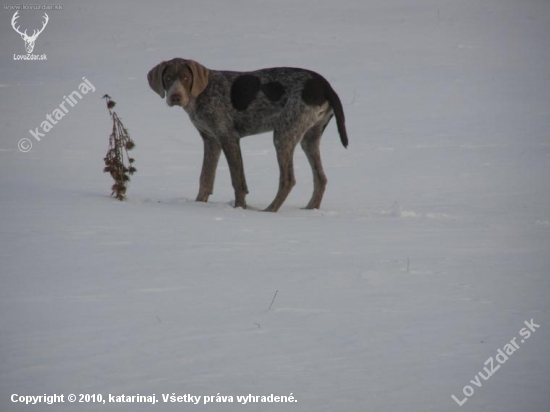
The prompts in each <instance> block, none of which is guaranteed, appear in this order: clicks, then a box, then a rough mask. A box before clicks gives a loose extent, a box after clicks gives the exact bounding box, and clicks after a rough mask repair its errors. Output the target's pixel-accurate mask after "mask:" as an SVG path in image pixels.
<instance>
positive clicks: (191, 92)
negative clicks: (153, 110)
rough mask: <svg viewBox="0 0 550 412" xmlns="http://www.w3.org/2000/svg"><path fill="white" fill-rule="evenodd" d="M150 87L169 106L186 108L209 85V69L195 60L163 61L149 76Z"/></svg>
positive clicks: (177, 59)
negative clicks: (164, 99)
mask: <svg viewBox="0 0 550 412" xmlns="http://www.w3.org/2000/svg"><path fill="white" fill-rule="evenodd" d="M147 80H148V81H149V86H150V87H151V89H153V90H154V91H155V92H156V93H157V94H158V95H159V96H160V97H162V98H164V96H165V95H166V103H168V106H181V107H184V108H185V106H187V105H188V104H189V101H190V100H191V99H194V98H196V97H197V96H198V95H199V94H201V93H202V92H203V91H204V89H205V88H206V86H207V85H208V69H207V68H206V67H204V66H203V65H201V64H199V63H197V62H196V61H193V60H185V59H180V58H175V59H172V60H169V61H163V62H161V63H159V64H157V65H156V66H155V67H153V68H152V69H151V70H150V71H149V73H148V74H147Z"/></svg>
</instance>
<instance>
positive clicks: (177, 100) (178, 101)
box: [170, 93, 181, 104]
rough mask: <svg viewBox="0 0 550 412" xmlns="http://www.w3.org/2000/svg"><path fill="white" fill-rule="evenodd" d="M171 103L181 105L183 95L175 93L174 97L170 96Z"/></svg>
mask: <svg viewBox="0 0 550 412" xmlns="http://www.w3.org/2000/svg"><path fill="white" fill-rule="evenodd" d="M170 103H172V104H181V95H180V94H178V93H175V94H173V95H172V96H170Z"/></svg>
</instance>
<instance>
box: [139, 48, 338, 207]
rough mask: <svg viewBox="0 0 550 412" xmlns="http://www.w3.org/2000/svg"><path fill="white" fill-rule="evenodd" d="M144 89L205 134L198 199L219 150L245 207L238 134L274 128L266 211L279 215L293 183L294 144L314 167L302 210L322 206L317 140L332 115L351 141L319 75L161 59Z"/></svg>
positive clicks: (210, 185) (208, 189)
mask: <svg viewBox="0 0 550 412" xmlns="http://www.w3.org/2000/svg"><path fill="white" fill-rule="evenodd" d="M147 80H148V82H149V86H150V87H151V89H153V90H154V91H155V92H156V93H157V94H158V95H159V96H160V97H161V98H164V97H165V96H166V103H167V104H168V106H170V107H172V106H181V107H182V108H183V109H184V110H185V111H186V112H187V114H188V115H189V118H190V119H191V122H192V123H193V125H194V126H195V128H196V129H197V130H198V132H199V134H200V135H201V137H202V139H203V144H204V158H203V163H202V171H201V175H200V186H199V193H198V195H197V198H196V200H197V201H199V202H207V201H208V197H209V196H210V195H211V194H212V193H213V189H214V179H215V176H216V168H217V165H218V160H219V158H220V153H221V152H222V151H223V153H224V155H225V157H226V158H227V163H228V165H229V171H230V174H231V183H232V185H233V189H234V190H235V204H234V206H235V207H242V208H246V201H245V197H246V195H247V194H248V187H247V185H246V179H245V174H244V168H243V159H242V154H241V148H240V139H241V137H245V136H250V135H254V134H259V133H264V132H268V131H273V140H274V144H275V150H276V152H277V161H278V163H279V171H280V177H279V189H278V191H277V195H276V196H275V199H274V200H273V202H271V204H270V205H269V206H268V207H267V208H266V209H265V211H269V212H277V211H278V210H279V208H280V207H281V205H282V204H283V202H284V201H285V199H286V198H287V196H288V194H289V193H290V191H291V190H292V188H293V187H294V185H295V184H296V180H295V178H294V168H293V155H294V149H295V148H296V145H297V144H298V143H300V144H301V146H302V149H303V150H304V152H305V154H306V156H307V159H308V161H309V164H310V166H311V170H312V172H313V194H312V196H311V199H310V201H309V203H308V204H307V206H306V207H305V208H306V209H319V208H320V206H321V201H322V199H323V194H324V192H325V188H326V185H327V178H326V176H325V173H324V171H323V166H322V164H321V157H320V152H319V143H320V140H321V136H322V134H323V132H324V130H325V128H326V127H327V125H328V123H329V122H330V120H331V119H332V117H333V116H335V117H336V125H337V128H338V133H339V135H340V140H341V142H342V144H343V145H344V147H347V146H348V137H347V132H346V126H345V117H344V110H343V107H342V103H341V101H340V98H339V97H338V95H337V94H336V92H335V91H334V89H333V88H332V87H331V85H330V84H329V82H328V81H327V80H326V79H325V78H324V77H322V76H321V75H320V74H318V73H315V72H313V71H310V70H306V69H298V68H289V67H275V68H268V69H261V70H256V71H251V72H236V71H219V70H209V69H207V68H206V67H204V66H203V65H201V64H200V63H197V62H196V61H193V60H186V59H181V58H175V59H172V60H169V61H163V62H161V63H160V64H158V65H156V66H155V67H153V68H152V69H151V70H150V71H149V73H148V74H147Z"/></svg>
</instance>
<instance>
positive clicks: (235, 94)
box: [231, 74, 261, 112]
mask: <svg viewBox="0 0 550 412" xmlns="http://www.w3.org/2000/svg"><path fill="white" fill-rule="evenodd" d="M260 86H261V81H260V79H259V78H258V77H256V76H253V75H251V74H243V75H242V76H239V77H237V78H236V79H235V80H234V81H233V84H232V85H231V104H232V105H233V107H234V108H235V109H237V110H238V111H240V112H242V111H243V110H246V109H247V108H248V106H250V103H252V102H253V101H254V99H255V98H256V96H257V95H258V92H259V91H260Z"/></svg>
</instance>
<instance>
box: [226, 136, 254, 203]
mask: <svg viewBox="0 0 550 412" xmlns="http://www.w3.org/2000/svg"><path fill="white" fill-rule="evenodd" d="M221 147H222V150H223V153H224V154H225V157H226V158H227V164H228V165H229V172H230V173H231V183H232V184H233V189H235V207H242V208H243V209H246V201H245V197H246V195H247V194H248V187H247V185H246V178H245V176H244V166H243V157H242V154H241V146H240V142H239V138H238V137H229V138H223V139H221Z"/></svg>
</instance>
